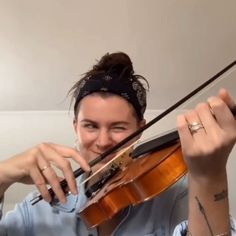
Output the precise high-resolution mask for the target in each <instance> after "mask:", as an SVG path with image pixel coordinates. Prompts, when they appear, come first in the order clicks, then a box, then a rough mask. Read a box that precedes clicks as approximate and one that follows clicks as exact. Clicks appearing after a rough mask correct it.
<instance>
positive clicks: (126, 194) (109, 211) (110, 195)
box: [79, 131, 187, 228]
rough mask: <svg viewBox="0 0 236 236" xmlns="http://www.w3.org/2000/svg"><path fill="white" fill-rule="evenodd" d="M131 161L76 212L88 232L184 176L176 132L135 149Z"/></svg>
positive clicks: (185, 169) (184, 170)
mask: <svg viewBox="0 0 236 236" xmlns="http://www.w3.org/2000/svg"><path fill="white" fill-rule="evenodd" d="M140 156H141V157H140ZM131 158H132V161H130V162H128V163H127V164H126V165H125V167H123V168H121V169H120V171H119V172H118V173H116V175H115V176H114V177H113V178H111V179H110V180H109V181H108V182H107V183H106V184H105V185H104V186H103V187H102V188H101V189H100V190H98V191H97V192H96V193H95V195H94V196H92V197H91V199H90V200H89V201H88V203H87V204H86V205H85V206H84V207H83V209H81V210H80V212H79V215H80V217H81V218H82V219H83V221H84V223H85V224H86V225H87V227H88V228H92V227H95V226H98V225H100V224H102V223H103V222H105V221H107V220H109V219H111V218H113V216H114V215H115V214H116V213H118V212H119V211H120V210H122V209H124V208H126V207H127V206H129V205H137V204H139V203H142V202H144V201H146V200H149V199H151V198H153V197H155V196H157V195H158V194H160V193H161V192H163V191H164V190H166V189H167V188H169V187H170V186H171V185H172V184H174V183H175V182H176V181H177V180H179V179H180V178H181V177H182V176H183V175H185V174H186V173H187V167H186V165H185V163H184V160H183V156H182V151H181V146H180V143H179V139H178V133H177V131H174V132H171V133H169V134H166V135H165V136H161V137H159V138H156V139H154V140H151V141H149V142H147V143H144V144H142V145H140V146H138V147H137V148H136V149H134V151H133V152H132V153H131Z"/></svg>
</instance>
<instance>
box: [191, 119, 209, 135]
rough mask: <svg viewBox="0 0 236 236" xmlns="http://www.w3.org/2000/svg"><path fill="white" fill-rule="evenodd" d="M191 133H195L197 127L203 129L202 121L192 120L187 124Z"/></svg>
mask: <svg viewBox="0 0 236 236" xmlns="http://www.w3.org/2000/svg"><path fill="white" fill-rule="evenodd" d="M188 128H189V131H190V133H191V134H194V133H196V132H197V131H198V130H199V129H205V128H204V126H203V124H202V123H198V122H193V123H191V124H189V125H188Z"/></svg>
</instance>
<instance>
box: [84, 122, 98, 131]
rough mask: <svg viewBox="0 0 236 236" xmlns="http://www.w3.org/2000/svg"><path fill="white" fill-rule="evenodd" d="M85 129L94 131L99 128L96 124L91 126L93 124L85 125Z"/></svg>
mask: <svg viewBox="0 0 236 236" xmlns="http://www.w3.org/2000/svg"><path fill="white" fill-rule="evenodd" d="M83 127H84V128H86V129H89V130H93V129H96V128H97V126H96V125H95V124H91V123H87V124H84V125H83Z"/></svg>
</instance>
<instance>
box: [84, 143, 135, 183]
mask: <svg viewBox="0 0 236 236" xmlns="http://www.w3.org/2000/svg"><path fill="white" fill-rule="evenodd" d="M138 141H139V140H136V141H135V142H133V143H132V144H131V145H129V146H128V147H126V148H124V149H122V150H121V151H120V152H119V153H118V154H117V155H116V156H115V157H114V158H112V159H111V160H110V161H108V162H107V163H105V164H104V165H103V166H102V167H101V168H100V169H98V170H97V171H95V172H94V173H93V174H92V175H90V176H89V177H88V178H86V179H85V180H84V181H82V182H81V183H80V184H79V186H82V185H84V184H85V183H87V182H88V181H89V180H90V179H92V178H93V177H94V176H96V175H97V174H99V173H100V172H101V171H102V170H103V169H105V168H106V167H107V166H109V165H110V164H112V163H114V161H115V160H117V159H118V158H119V157H121V156H122V155H124V154H125V153H126V152H127V151H131V148H132V147H133V146H134V145H135V144H137V143H138ZM128 154H129V153H128Z"/></svg>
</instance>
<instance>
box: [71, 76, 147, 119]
mask: <svg viewBox="0 0 236 236" xmlns="http://www.w3.org/2000/svg"><path fill="white" fill-rule="evenodd" d="M94 92H109V93H114V94H117V95H120V96H121V97H123V98H124V99H126V100H127V101H128V102H129V103H131V104H132V105H133V107H134V109H135V111H136V113H137V115H138V117H139V118H140V119H143V114H144V112H145V109H146V90H145V89H144V88H143V86H142V84H141V83H140V82H139V81H138V80H134V79H133V78H132V77H130V79H127V77H125V79H124V78H123V77H121V76H118V75H117V74H115V73H99V74H95V75H92V76H90V77H89V78H86V79H84V80H83V81H82V82H81V84H80V85H79V88H78V89H77V97H76V100H75V105H74V111H76V108H77V105H78V103H79V102H80V101H81V99H82V98H84V97H85V96H87V95H89V94H91V93H94Z"/></svg>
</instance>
